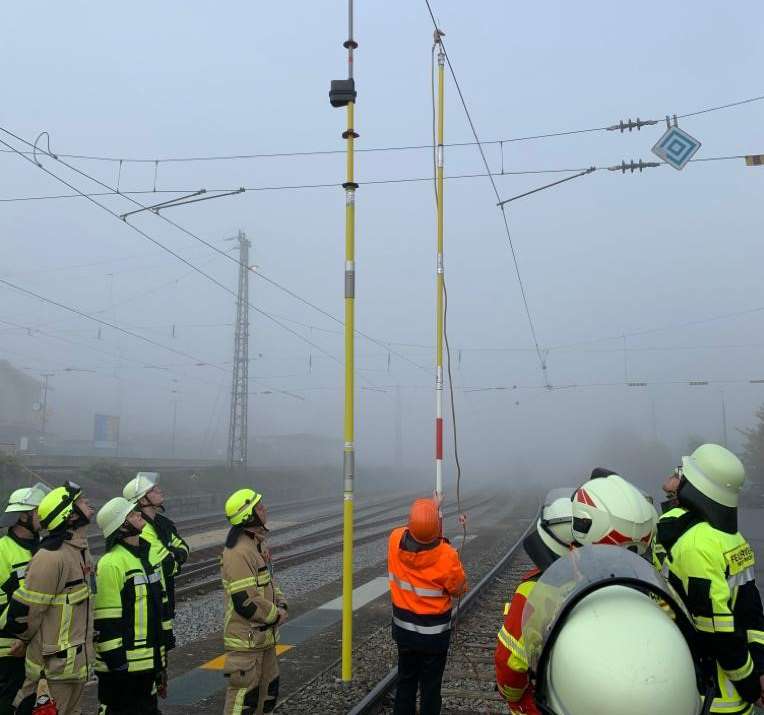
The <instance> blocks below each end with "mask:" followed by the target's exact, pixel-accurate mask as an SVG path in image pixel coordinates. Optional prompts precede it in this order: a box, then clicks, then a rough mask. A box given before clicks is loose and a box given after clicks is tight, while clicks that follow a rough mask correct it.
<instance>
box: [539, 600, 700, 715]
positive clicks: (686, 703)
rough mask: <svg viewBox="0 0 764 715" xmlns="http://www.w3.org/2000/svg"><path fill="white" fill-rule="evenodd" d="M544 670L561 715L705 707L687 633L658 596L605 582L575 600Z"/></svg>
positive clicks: (664, 713) (657, 714)
mask: <svg viewBox="0 0 764 715" xmlns="http://www.w3.org/2000/svg"><path fill="white" fill-rule="evenodd" d="M626 644H628V646H627V645H626ZM545 672H546V683H547V686H546V691H547V703H548V705H549V706H550V709H551V712H554V713H556V714H558V715H563V714H564V715H611V713H618V715H644V714H645V713H650V715H697V714H698V713H699V712H700V707H701V700H700V696H699V694H698V689H697V682H696V677H695V667H694V664H693V658H692V654H691V652H690V649H689V647H688V645H687V642H686V640H685V638H684V636H683V635H682V633H681V631H680V630H679V628H678V627H677V626H676V624H675V623H674V622H673V621H672V620H671V617H670V616H669V615H667V614H666V613H664V612H663V610H661V607H660V606H659V605H658V604H657V603H656V602H655V601H654V600H653V599H651V598H650V597H649V596H646V595H645V594H644V593H641V592H639V591H637V590H635V589H632V588H629V587H627V586H607V587H605V588H602V589H600V590H598V591H595V592H594V593H592V594H590V595H589V596H586V597H585V598H584V599H583V600H582V601H581V602H580V603H579V604H578V605H577V606H575V608H574V609H573V610H572V612H571V613H570V615H569V616H568V618H567V619H566V621H565V623H564V625H563V626H562V627H561V629H560V631H559V634H558V636H557V639H556V641H555V642H554V644H553V646H552V650H551V652H550V654H549V659H548V660H547V663H546V668H545Z"/></svg>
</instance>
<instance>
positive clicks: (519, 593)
mask: <svg viewBox="0 0 764 715" xmlns="http://www.w3.org/2000/svg"><path fill="white" fill-rule="evenodd" d="M540 575H541V571H540V570H539V569H533V571H530V572H529V573H527V574H526V575H525V576H524V577H523V580H522V581H521V582H520V585H519V586H518V587H517V590H516V591H515V594H514V596H513V597H512V600H511V601H510V602H509V603H506V604H504V625H503V626H502V627H501V630H500V631H499V634H498V636H497V643H496V651H495V652H494V665H495V667H496V684H497V685H498V686H499V692H500V693H501V694H502V696H503V697H504V698H505V699H506V700H507V701H509V703H510V706H511V705H512V704H513V703H524V704H525V705H526V709H525V710H522V711H521V712H537V710H535V706H533V708H534V709H530V707H531V706H532V704H533V692H532V690H529V679H528V656H527V655H526V652H525V643H524V640H523V629H522V626H523V611H524V609H525V604H526V603H527V602H528V599H529V598H530V595H531V593H532V592H533V589H534V588H535V586H536V581H537V580H538V577H539V576H540ZM528 700H530V702H525V701H528Z"/></svg>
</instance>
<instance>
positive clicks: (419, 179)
mask: <svg viewBox="0 0 764 715" xmlns="http://www.w3.org/2000/svg"><path fill="white" fill-rule="evenodd" d="M21 141H24V140H21ZM484 143H485V142H484ZM444 146H447V145H444ZM429 148H430V149H432V146H430V147H429ZM16 153H18V154H24V152H21V151H18V152H16ZM746 156H747V155H746V154H729V155H725V156H706V157H700V158H693V159H690V161H689V162H688V163H700V162H710V161H732V160H735V159H745V158H746ZM59 161H60V160H59ZM641 163H642V168H643V169H647V168H653V167H656V166H666V162H662V161H657V162H646V161H642V162H641ZM64 166H68V167H69V168H71V169H73V170H75V171H76V169H74V167H72V166H70V165H68V164H66V163H64ZM624 167H625V170H624ZM596 169H597V171H600V170H604V169H607V170H609V171H621V172H624V173H625V171H629V172H631V173H633V172H634V171H636V170H639V162H635V161H634V160H632V161H631V162H629V163H626V162H625V161H622V162H621V163H620V164H615V165H614V166H597V167H596ZM585 170H586V167H576V168H569V169H523V170H519V171H492V172H491V173H490V176H525V175H531V174H568V173H573V172H581V171H585ZM80 173H81V174H82V175H83V176H86V177H87V178H89V179H91V180H92V181H95V182H96V183H100V182H98V180H97V179H95V178H93V177H91V176H90V175H89V174H86V173H84V172H80ZM486 176H489V174H487V173H485V172H480V173H478V174H452V175H451V176H444V177H443V179H444V181H452V180H456V179H482V178H485V177H486ZM431 181H432V176H411V177H400V178H397V179H369V180H367V181H359V182H357V183H358V185H359V186H380V185H386V184H410V183H425V182H428V183H429V182H431ZM102 185H103V186H105V184H102ZM337 186H341V184H337V183H336V182H325V183H320V184H281V185H273V186H244V187H242V188H243V189H244V191H245V192H258V191H295V190H301V189H336V188H337ZM206 191H236V189H206ZM186 192H188V189H173V190H169V189H159V190H157V191H156V192H154V191H151V189H142V190H136V191H119V192H117V191H115V190H113V189H112V190H111V191H99V192H90V193H83V192H79V193H74V194H53V195H48V196H15V197H14V196H10V197H7V198H0V203H11V202H16V201H45V200H52V199H74V198H91V197H101V196H121V197H124V198H125V199H127V200H128V201H132V199H131V198H130V195H136V196H137V195H140V194H154V193H157V194H160V193H167V194H182V193H186ZM157 215H158V216H159V217H160V218H163V219H164V220H166V221H168V222H169V219H167V217H166V216H162V214H157ZM178 228H179V229H180V230H184V229H183V228H182V227H180V226H179V227H178Z"/></svg>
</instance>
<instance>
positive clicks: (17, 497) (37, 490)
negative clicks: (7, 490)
mask: <svg viewBox="0 0 764 715" xmlns="http://www.w3.org/2000/svg"><path fill="white" fill-rule="evenodd" d="M49 492H50V487H49V486H48V485H47V484H43V483H42V482H37V484H35V485H34V486H31V487H22V488H21V489H16V491H14V492H11V496H10V497H9V498H8V506H6V507H5V511H4V513H3V514H2V515H0V527H4V526H13V525H14V524H15V523H16V522H17V521H18V519H19V517H20V516H21V513H22V512H27V511H33V510H34V509H36V508H37V507H38V506H40V502H41V501H42V500H43V497H44V496H45V495H46V494H48V493H49Z"/></svg>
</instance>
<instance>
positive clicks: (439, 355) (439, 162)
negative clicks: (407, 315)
mask: <svg viewBox="0 0 764 715" xmlns="http://www.w3.org/2000/svg"><path fill="white" fill-rule="evenodd" d="M435 40H436V43H437V45H438V146H437V151H436V169H435V186H436V190H437V191H436V193H437V202H438V206H437V222H438V250H437V260H436V273H435V291H436V292H435V296H436V297H435V310H436V314H437V317H436V321H435V323H436V327H435V492H436V494H437V495H438V497H441V496H442V495H443V271H444V267H443V115H444V112H443V105H444V64H445V53H444V52H443V45H442V44H441V42H440V33H439V31H438V30H436V32H435Z"/></svg>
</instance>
